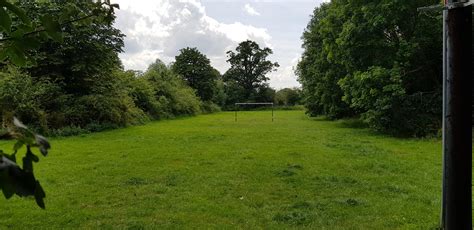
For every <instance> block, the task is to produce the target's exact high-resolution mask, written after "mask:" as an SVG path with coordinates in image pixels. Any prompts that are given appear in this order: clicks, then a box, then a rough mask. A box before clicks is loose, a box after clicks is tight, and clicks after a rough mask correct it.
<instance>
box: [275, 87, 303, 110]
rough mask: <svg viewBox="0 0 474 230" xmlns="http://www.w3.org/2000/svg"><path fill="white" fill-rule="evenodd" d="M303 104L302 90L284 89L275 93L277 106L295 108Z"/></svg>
mask: <svg viewBox="0 0 474 230" xmlns="http://www.w3.org/2000/svg"><path fill="white" fill-rule="evenodd" d="M300 103H301V90H300V89H298V88H292V89H290V88H284V89H281V90H278V91H277V92H276V93H275V104H276V105H277V106H294V105H299V104H300Z"/></svg>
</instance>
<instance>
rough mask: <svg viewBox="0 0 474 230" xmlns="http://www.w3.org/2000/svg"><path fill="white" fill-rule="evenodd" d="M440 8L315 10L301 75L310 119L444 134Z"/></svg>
mask: <svg viewBox="0 0 474 230" xmlns="http://www.w3.org/2000/svg"><path fill="white" fill-rule="evenodd" d="M438 3H439V1H438V0H416V1H383V0H376V1H368V2H367V1H354V0H333V1H331V2H329V3H324V4H322V5H321V6H320V7H317V8H316V9H315V10H314V13H313V16H312V18H311V21H310V22H309V23H308V27H307V29H306V31H305V32H304V34H303V48H304V50H305V51H304V54H303V57H302V59H301V61H300V62H299V64H298V68H297V74H298V75H299V80H300V82H301V83H302V85H303V94H304V101H305V102H304V103H305V105H306V107H307V108H308V113H309V114H310V115H313V116H315V115H326V116H328V117H330V118H333V119H336V118H341V117H352V116H360V117H361V119H362V120H363V121H364V122H366V123H367V124H369V125H370V126H371V127H372V128H373V129H375V130H379V131H383V132H385V133H390V134H394V135H404V136H425V135H427V134H433V133H434V134H436V132H437V131H438V130H439V129H440V127H441V95H442V83H441V82H442V81H441V77H442V69H441V67H442V47H441V46H442V30H441V29H442V24H441V23H442V19H441V13H437V12H434V13H433V12H428V13H427V12H418V11H417V8H418V7H422V6H429V5H435V4H438Z"/></svg>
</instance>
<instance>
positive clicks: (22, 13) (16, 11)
mask: <svg viewBox="0 0 474 230" xmlns="http://www.w3.org/2000/svg"><path fill="white" fill-rule="evenodd" d="M0 4H3V6H5V7H6V8H7V9H8V10H10V11H11V12H13V13H14V14H16V16H18V17H19V18H20V20H21V21H23V23H25V24H27V25H30V24H31V20H30V19H29V18H28V17H27V16H26V13H25V11H24V10H23V9H21V8H18V7H17V6H15V5H13V4H11V3H9V2H7V1H0Z"/></svg>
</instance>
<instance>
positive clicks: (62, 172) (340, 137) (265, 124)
mask: <svg viewBox="0 0 474 230" xmlns="http://www.w3.org/2000/svg"><path fill="white" fill-rule="evenodd" d="M238 115H239V119H238V121H237V122H235V121H234V114H233V113H231V112H225V113H218V114H212V115H201V116H197V117H191V118H180V119H176V120H167V121H159V122H152V123H149V124H147V125H143V126H136V127H129V128H124V129H119V130H113V131H107V132H101V133H95V134H89V135H82V136H77V137H70V138H56V139H52V140H51V141H52V145H53V149H52V150H51V152H50V155H49V156H48V157H46V158H41V161H40V163H39V164H36V168H35V170H36V172H37V177H38V179H39V180H40V181H41V182H42V184H43V187H44V188H45V190H46V193H47V198H46V210H41V209H40V208H38V207H37V206H36V204H35V203H34V200H32V199H21V198H18V197H15V198H13V199H11V200H8V201H7V200H5V199H4V198H3V197H0V209H1V211H0V212H1V214H0V228H4V227H6V228H15V229H17V228H19V229H31V228H48V229H49V228H89V229H90V228H123V229H125V228H130V229H156V228H178V229H181V228H204V229H208V228H220V229H222V228H225V229H234V228H236V229H237V228H238V229H255V228H265V229H288V228H295V229H296V228H297V229H300V228H308V229H429V228H434V227H436V226H437V224H438V222H439V209H440V192H441V180H440V178H441V142H440V141H439V140H434V139H427V140H420V139H397V138H391V137H387V136H382V135H377V134H374V133H371V132H370V131H368V130H367V129H364V128H360V127H358V126H357V124H356V123H354V122H349V121H338V122H333V121H327V120H324V119H317V118H316V119H314V118H309V117H307V116H306V115H305V114H304V113H303V111H276V112H275V121H274V122H272V121H271V112H268V111H259V112H240V113H239V114H238ZM10 148H11V143H5V142H0V149H4V150H7V149H10Z"/></svg>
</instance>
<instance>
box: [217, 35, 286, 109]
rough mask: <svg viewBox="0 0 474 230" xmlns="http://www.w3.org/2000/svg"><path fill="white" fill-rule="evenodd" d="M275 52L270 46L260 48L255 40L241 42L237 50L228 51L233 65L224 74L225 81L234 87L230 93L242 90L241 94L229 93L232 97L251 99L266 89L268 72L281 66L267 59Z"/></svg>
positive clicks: (230, 62)
mask: <svg viewBox="0 0 474 230" xmlns="http://www.w3.org/2000/svg"><path fill="white" fill-rule="evenodd" d="M270 54H273V51H272V50H271V49H270V48H263V49H262V48H260V46H259V45H258V44H257V43H256V42H254V41H250V40H247V41H244V42H241V43H240V44H239V45H238V46H237V48H236V52H234V51H227V55H228V57H229V59H228V60H227V62H228V63H229V64H230V65H231V67H230V69H229V70H227V72H226V73H225V74H224V76H223V77H224V81H225V82H226V84H227V86H228V87H230V88H231V89H232V91H233V92H232V91H228V94H234V93H235V92H241V95H239V96H236V95H229V96H230V98H234V99H240V100H246V101H251V100H255V99H257V95H258V94H259V91H262V90H266V88H268V84H267V83H266V82H267V81H268V80H269V78H268V77H267V76H266V74H267V73H269V72H271V71H275V70H276V68H277V67H279V65H278V63H277V62H271V61H269V60H267V57H268V55H270Z"/></svg>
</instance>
